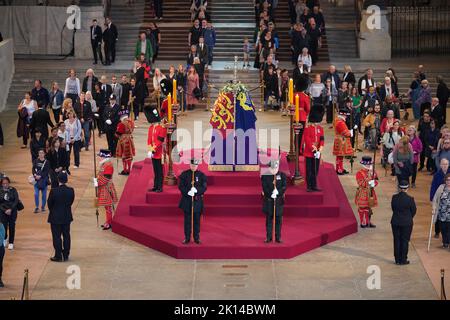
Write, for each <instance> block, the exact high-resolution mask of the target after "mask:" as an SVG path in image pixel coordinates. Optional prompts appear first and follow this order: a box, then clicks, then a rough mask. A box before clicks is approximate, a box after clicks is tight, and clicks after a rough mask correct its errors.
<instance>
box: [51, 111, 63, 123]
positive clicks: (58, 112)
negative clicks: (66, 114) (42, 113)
mask: <svg viewBox="0 0 450 320" xmlns="http://www.w3.org/2000/svg"><path fill="white" fill-rule="evenodd" d="M52 111H53V118H55V124H56V125H57V124H58V123H59V117H60V116H61V108H59V109H52Z"/></svg>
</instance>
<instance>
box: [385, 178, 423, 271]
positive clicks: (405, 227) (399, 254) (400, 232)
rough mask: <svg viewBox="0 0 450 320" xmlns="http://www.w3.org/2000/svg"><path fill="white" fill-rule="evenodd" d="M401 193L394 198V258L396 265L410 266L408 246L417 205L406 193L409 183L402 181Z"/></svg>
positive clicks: (392, 203)
mask: <svg viewBox="0 0 450 320" xmlns="http://www.w3.org/2000/svg"><path fill="white" fill-rule="evenodd" d="M398 188H399V190H400V191H399V193H397V194H394V195H393V196H392V202H391V207H392V211H393V213H392V219H391V226H392V235H393V236H394V256H395V264H396V265H406V264H409V261H408V245H409V240H410V239H411V233H412V229H413V218H414V216H415V215H416V210H417V209H416V203H415V201H414V198H413V197H411V196H410V195H408V194H407V193H406V192H407V190H408V188H409V183H408V181H400V183H399V185H398Z"/></svg>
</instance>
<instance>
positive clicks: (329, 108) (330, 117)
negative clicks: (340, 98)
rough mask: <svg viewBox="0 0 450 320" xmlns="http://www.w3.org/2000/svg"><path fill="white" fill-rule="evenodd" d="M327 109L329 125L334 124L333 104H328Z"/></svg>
mask: <svg viewBox="0 0 450 320" xmlns="http://www.w3.org/2000/svg"><path fill="white" fill-rule="evenodd" d="M326 107H327V123H333V112H334V110H333V102H332V101H330V102H328V103H327V104H326Z"/></svg>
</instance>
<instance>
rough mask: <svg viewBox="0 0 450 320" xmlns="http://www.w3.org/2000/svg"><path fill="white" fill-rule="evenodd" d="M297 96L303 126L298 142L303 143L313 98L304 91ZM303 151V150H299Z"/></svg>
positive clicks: (297, 93)
mask: <svg viewBox="0 0 450 320" xmlns="http://www.w3.org/2000/svg"><path fill="white" fill-rule="evenodd" d="M295 95H296V96H297V95H298V96H299V103H298V106H299V111H300V112H299V115H300V117H299V118H300V123H301V125H302V127H301V129H300V133H299V135H298V141H299V143H300V142H301V141H302V137H303V132H304V130H305V125H306V121H308V115H309V112H310V110H311V98H310V97H309V96H308V95H307V94H306V93H305V92H303V91H301V92H296V93H295ZM299 150H301V148H299Z"/></svg>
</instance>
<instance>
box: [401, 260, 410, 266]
mask: <svg viewBox="0 0 450 320" xmlns="http://www.w3.org/2000/svg"><path fill="white" fill-rule="evenodd" d="M407 264H409V260H406V261H403V262H400V265H401V266H405V265H407Z"/></svg>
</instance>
